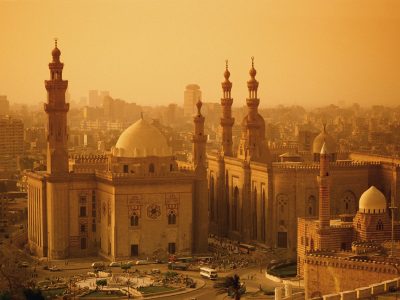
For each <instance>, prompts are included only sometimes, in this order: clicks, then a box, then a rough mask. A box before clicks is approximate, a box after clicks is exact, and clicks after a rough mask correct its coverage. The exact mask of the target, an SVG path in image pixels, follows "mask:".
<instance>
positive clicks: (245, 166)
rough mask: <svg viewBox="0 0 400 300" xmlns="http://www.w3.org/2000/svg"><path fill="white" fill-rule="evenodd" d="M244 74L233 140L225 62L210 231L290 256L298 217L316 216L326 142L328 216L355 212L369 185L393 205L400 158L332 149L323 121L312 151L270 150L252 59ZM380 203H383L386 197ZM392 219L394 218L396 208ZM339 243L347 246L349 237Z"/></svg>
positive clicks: (212, 158) (211, 164) (210, 173)
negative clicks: (244, 93)
mask: <svg viewBox="0 0 400 300" xmlns="http://www.w3.org/2000/svg"><path fill="white" fill-rule="evenodd" d="M249 74H250V79H249V81H248V82H247V88H248V98H247V99H246V104H247V108H248V113H247V115H246V116H245V117H244V119H243V120H242V121H241V128H242V131H241V136H240V141H239V143H238V145H237V147H236V148H235V147H234V144H233V137H232V127H233V125H234V123H235V121H236V120H235V119H234V118H233V117H232V104H233V98H232V95H231V90H232V82H230V80H229V78H230V71H229V70H228V65H226V70H225V72H224V77H225V80H224V81H223V82H222V84H221V85H222V92H223V93H222V98H221V106H222V116H221V122H220V125H221V136H222V145H221V147H220V150H219V151H215V152H213V153H208V156H207V157H208V170H207V178H208V186H209V220H210V223H209V226H210V232H211V233H213V234H216V235H218V236H222V237H228V238H231V239H234V240H238V241H241V242H244V243H252V244H258V245H260V246H265V247H272V248H281V249H283V250H282V251H285V252H286V253H287V256H288V257H291V258H296V257H297V247H298V245H297V241H298V235H297V223H298V218H314V217H317V216H318V214H319V213H321V211H320V210H321V207H319V206H318V203H319V201H320V197H321V195H320V194H319V185H318V180H317V175H318V173H319V171H320V156H321V149H322V146H323V145H324V144H325V151H326V153H324V156H326V157H328V158H329V168H330V177H329V180H330V182H331V185H330V186H331V189H330V198H329V209H328V211H325V212H324V213H326V214H327V215H329V216H331V217H332V218H334V217H337V218H339V217H340V216H343V217H346V216H348V217H349V216H354V215H355V214H356V213H357V211H358V209H359V208H360V205H361V204H359V202H358V199H360V196H361V195H362V194H363V192H364V191H365V190H367V189H368V188H369V187H371V186H375V187H376V188H377V189H379V190H380V191H381V192H382V193H383V195H384V196H385V199H389V200H390V201H393V203H394V204H395V205H396V206H399V201H400V197H399V196H398V191H399V190H400V173H399V170H400V167H399V166H400V161H399V160H394V159H392V158H387V157H378V156H372V155H360V154H357V153H338V151H337V144H336V141H335V140H334V139H333V138H332V136H331V135H329V133H328V132H327V130H326V127H325V126H324V128H323V130H322V132H321V133H320V134H319V135H317V136H316V138H315V139H314V141H313V144H312V148H311V151H309V152H304V151H303V152H301V151H299V152H298V154H296V155H294V156H290V155H284V154H283V153H278V155H275V156H274V155H272V154H271V153H272V151H276V150H275V149H269V145H268V143H267V140H266V135H268V132H266V129H265V121H264V119H263V117H262V116H261V115H260V114H259V113H258V106H259V104H260V99H259V98H258V96H257V90H258V86H259V82H258V81H257V80H256V78H255V77H256V74H257V72H256V69H255V67H254V60H253V62H252V66H251V69H250V72H249ZM274 153H275V152H274ZM275 154H276V153H275ZM279 155H280V156H281V158H284V159H281V161H276V159H273V158H272V157H279ZM385 205H386V206H385V207H388V206H389V204H388V203H387V202H385ZM395 219H396V220H397V219H398V213H397V212H396V214H395ZM382 222H385V221H384V219H382ZM384 228H386V225H385V227H384ZM343 247H345V248H348V247H350V244H348V243H347V244H346V245H344V246H343Z"/></svg>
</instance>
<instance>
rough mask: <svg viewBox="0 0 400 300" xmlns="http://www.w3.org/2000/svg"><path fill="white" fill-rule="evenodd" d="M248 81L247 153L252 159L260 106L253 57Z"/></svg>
mask: <svg viewBox="0 0 400 300" xmlns="http://www.w3.org/2000/svg"><path fill="white" fill-rule="evenodd" d="M249 74H250V77H251V78H250V80H249V81H247V88H248V90H249V98H247V99H246V104H247V107H248V109H249V112H248V123H247V127H248V135H249V136H248V141H249V144H248V151H249V156H250V157H253V156H255V154H256V153H254V152H255V151H256V149H255V148H256V147H255V145H256V143H257V142H258V141H257V139H258V130H257V129H258V125H259V124H258V122H257V116H258V105H259V104H260V99H258V98H257V90H258V81H257V80H256V74H257V71H256V69H254V57H252V58H251V69H250V71H249Z"/></svg>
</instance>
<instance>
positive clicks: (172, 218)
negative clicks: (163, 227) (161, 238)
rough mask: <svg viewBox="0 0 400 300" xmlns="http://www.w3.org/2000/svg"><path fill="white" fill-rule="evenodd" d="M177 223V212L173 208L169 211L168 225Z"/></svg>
mask: <svg viewBox="0 0 400 300" xmlns="http://www.w3.org/2000/svg"><path fill="white" fill-rule="evenodd" d="M174 224H176V214H175V212H174V211H173V210H171V211H170V212H169V213H168V225H174Z"/></svg>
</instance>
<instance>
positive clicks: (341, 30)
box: [0, 1, 400, 107]
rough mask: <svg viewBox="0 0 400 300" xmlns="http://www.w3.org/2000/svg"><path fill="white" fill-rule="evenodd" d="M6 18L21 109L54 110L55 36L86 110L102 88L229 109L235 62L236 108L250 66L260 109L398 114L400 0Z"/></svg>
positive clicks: (45, 7) (100, 8) (18, 12)
mask: <svg viewBox="0 0 400 300" xmlns="http://www.w3.org/2000/svg"><path fill="white" fill-rule="evenodd" d="M94 3H96V5H93V4H94ZM286 4H287V3H286ZM361 4H362V6H361ZM0 8H1V9H0V11H1V12H0V16H1V18H0V19H1V21H0V22H4V25H3V26H2V28H3V33H4V36H3V38H4V40H6V41H7V42H6V43H2V45H1V46H0V49H1V52H2V53H3V55H2V56H1V58H0V63H1V65H2V66H4V70H5V71H4V72H3V73H2V74H1V75H0V82H1V85H0V94H5V95H7V96H8V99H9V100H10V102H12V103H15V102H20V103H26V104H34V103H42V102H45V100H46V96H45V93H44V91H43V89H41V88H40V86H41V85H42V84H43V78H47V77H48V74H47V73H46V68H45V66H46V65H47V63H48V62H47V58H48V54H49V53H48V49H49V48H50V47H51V46H52V44H53V43H54V42H53V38H54V37H57V38H59V46H60V49H61V51H62V55H61V61H68V64H67V66H66V68H65V72H64V73H65V76H66V77H68V79H69V81H70V93H71V95H72V99H73V100H75V101H78V100H79V98H80V97H82V96H87V94H88V91H89V90H91V89H99V90H109V91H111V96H112V97H115V98H121V99H124V100H127V101H130V102H136V103H137V104H140V105H144V104H148V105H152V106H156V105H167V104H168V103H171V102H175V103H178V104H180V105H181V104H182V103H183V91H184V88H185V86H186V85H187V84H189V83H197V84H199V85H200V88H201V90H202V92H203V101H208V102H219V99H220V98H221V94H222V93H221V89H220V82H221V81H223V71H224V67H225V59H228V60H229V69H230V72H231V81H232V82H233V88H232V97H233V99H234V102H233V105H234V106H242V105H245V98H246V97H247V89H246V82H247V80H249V74H248V71H249V69H250V66H251V60H250V57H251V56H254V57H255V66H256V69H257V72H258V73H257V78H258V80H259V82H260V88H259V97H260V100H261V101H260V107H265V106H276V105H279V104H284V105H293V104H295V105H302V106H306V107H309V106H316V105H319V104H321V103H326V104H327V105H328V104H331V103H333V104H337V103H339V102H342V103H345V104H346V105H350V104H351V103H353V102H358V103H360V104H361V105H363V106H368V105H373V104H385V105H396V104H397V99H398V98H399V94H400V88H399V82H400V81H399V80H398V79H399V78H400V75H399V71H398V70H399V69H400V68H399V67H400V59H399V58H398V56H397V53H398V52H399V50H400V43H399V42H398V39H397V38H396V37H397V35H398V33H399V31H400V29H398V28H400V26H399V25H400V19H399V16H398V15H397V14H396V11H397V10H396V8H399V4H398V3H396V2H395V1H381V2H379V4H378V3H376V2H374V1H367V2H366V1H363V2H361V1H353V2H351V3H347V2H344V1H334V2H331V3H329V4H321V3H320V2H317V1H306V2H302V4H292V5H290V6H289V7H288V5H285V3H282V2H279V4H278V2H273V1H268V2H261V1H256V2H254V3H253V2H252V4H251V5H249V4H248V3H246V2H243V1H239V2H235V3H228V2H226V1H221V2H217V3H214V2H207V1H202V2H199V1H190V2H182V1H169V2H165V3H162V2H158V1H153V2H143V1H135V2H126V1H118V2H116V3H115V2H112V4H111V2H108V1H98V2H93V1H86V2H84V3H81V4H79V5H76V4H73V3H72V2H68V1H62V2H57V4H55V3H50V2H47V1H46V2H40V3H39V2H36V1H18V2H16V1H15V2H14V1H1V2H0ZM168 11H169V12H170V13H166V12H168ZM32 17H34V18H32ZM6 25H7V26H6ZM15 32H18V34H15ZM21 85H23V86H24V88H21Z"/></svg>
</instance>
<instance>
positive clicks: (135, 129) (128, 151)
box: [113, 119, 172, 157]
mask: <svg viewBox="0 0 400 300" xmlns="http://www.w3.org/2000/svg"><path fill="white" fill-rule="evenodd" d="M113 154H114V155H115V156H119V157H146V156H170V155H172V153H171V149H170V147H169V146H168V143H167V139H166V138H165V136H164V135H163V134H162V133H161V132H160V130H159V129H158V128H157V127H155V126H153V125H151V124H149V123H148V122H147V121H145V120H143V119H139V120H138V121H137V122H135V123H134V124H132V125H131V126H129V127H128V128H127V129H125V131H124V132H123V133H122V134H121V135H120V137H119V138H118V141H117V143H116V145H115V148H114V150H113Z"/></svg>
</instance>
